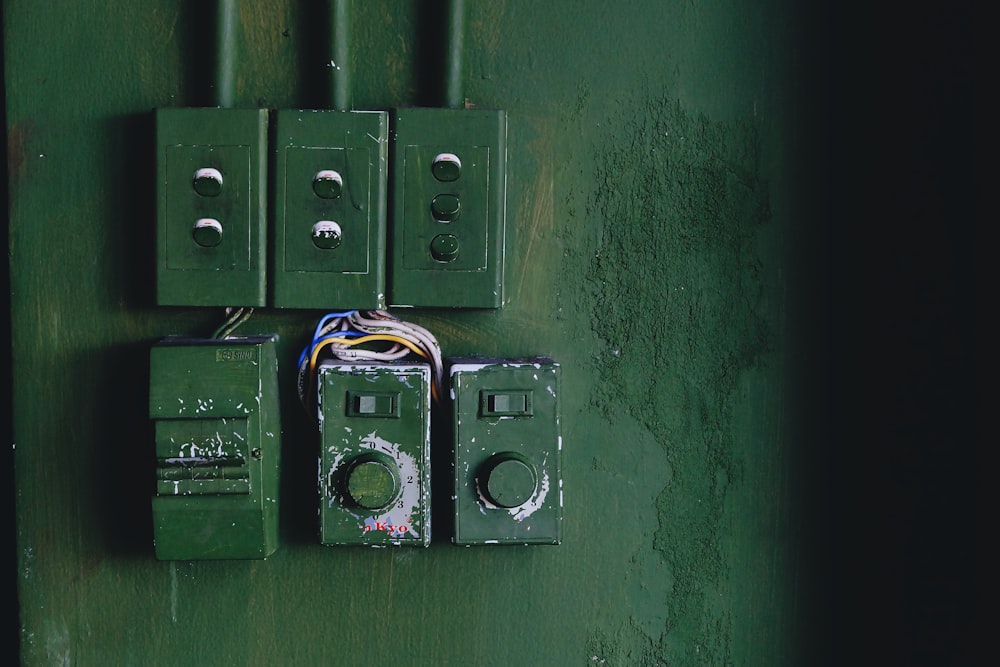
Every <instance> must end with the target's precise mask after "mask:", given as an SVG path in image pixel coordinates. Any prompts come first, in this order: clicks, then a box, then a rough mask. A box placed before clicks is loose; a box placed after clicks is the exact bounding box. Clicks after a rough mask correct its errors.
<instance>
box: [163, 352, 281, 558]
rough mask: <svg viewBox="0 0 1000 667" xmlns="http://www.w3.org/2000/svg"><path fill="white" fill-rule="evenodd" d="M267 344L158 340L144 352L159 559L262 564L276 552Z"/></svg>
mask: <svg viewBox="0 0 1000 667" xmlns="http://www.w3.org/2000/svg"><path fill="white" fill-rule="evenodd" d="M275 345H276V338H275V337H273V336H261V337H246V338H227V339H221V340H220V339H208V340H206V339H188V338H176V337H172V338H167V339H164V340H162V341H160V342H159V343H157V344H156V345H154V346H153V348H152V350H151V353H150V391H149V394H150V396H149V414H150V417H151V419H152V420H153V422H154V429H155V442H156V480H155V492H154V496H153V501H152V502H153V530H154V543H155V549H156V556H157V558H159V559H161V560H197V559H255V558H265V557H267V556H269V555H270V554H272V553H273V552H274V551H275V549H276V548H277V546H278V505H279V503H278V482H279V479H278V478H279V467H280V455H281V448H280V437H281V425H280V417H279V411H278V389H277V357H276V353H275Z"/></svg>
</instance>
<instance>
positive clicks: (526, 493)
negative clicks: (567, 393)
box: [450, 358, 562, 545]
mask: <svg viewBox="0 0 1000 667" xmlns="http://www.w3.org/2000/svg"><path fill="white" fill-rule="evenodd" d="M450 369H451V370H450V375H451V385H452V429H453V447H454V451H453V455H454V466H455V468H454V474H455V491H454V497H455V508H454V509H455V511H454V516H455V525H454V535H453V537H452V541H453V542H454V543H455V544H459V545H477V544H559V542H560V541H561V539H562V474H561V464H560V457H561V452H562V436H561V435H560V427H559V365H558V364H557V363H555V362H553V361H552V360H551V359H547V358H531V359H519V360H489V361H484V360H481V359H454V360H452V361H451V363H450Z"/></svg>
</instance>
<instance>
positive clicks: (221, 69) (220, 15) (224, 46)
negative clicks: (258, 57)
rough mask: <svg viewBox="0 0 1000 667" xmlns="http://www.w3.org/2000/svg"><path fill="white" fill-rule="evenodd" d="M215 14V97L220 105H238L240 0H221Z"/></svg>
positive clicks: (217, 104)
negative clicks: (237, 76) (237, 72)
mask: <svg viewBox="0 0 1000 667" xmlns="http://www.w3.org/2000/svg"><path fill="white" fill-rule="evenodd" d="M215 10H216V15H215V72H214V75H215V78H214V81H213V83H214V88H215V90H214V98H215V100H214V101H215V105H216V106H219V107H233V106H235V105H236V62H237V60H238V58H239V24H240V11H239V2H238V0H219V1H218V3H216V7H215Z"/></svg>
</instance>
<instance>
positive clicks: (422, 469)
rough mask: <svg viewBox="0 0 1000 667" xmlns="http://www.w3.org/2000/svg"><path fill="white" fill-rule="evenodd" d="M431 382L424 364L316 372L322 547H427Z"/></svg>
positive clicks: (327, 367)
mask: <svg viewBox="0 0 1000 667" xmlns="http://www.w3.org/2000/svg"><path fill="white" fill-rule="evenodd" d="M430 377H431V375H430V366H428V365H426V364H411V363H381V362H379V363H370V364H352V363H344V362H338V361H327V362H324V363H323V364H321V365H320V367H319V373H318V383H319V387H318V396H319V407H318V410H319V419H320V456H319V460H320V469H319V496H320V510H319V514H320V542H321V543H322V544H328V545H368V546H386V545H409V546H423V547H426V546H428V545H429V544H430V539H431V525H430V524H431V513H430V472H431V471H430V396H431V392H430Z"/></svg>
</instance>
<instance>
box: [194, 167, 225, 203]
mask: <svg viewBox="0 0 1000 667" xmlns="http://www.w3.org/2000/svg"><path fill="white" fill-rule="evenodd" d="M193 185H194V191H195V192H197V193H198V194H200V195H201V196H202V197H217V196H218V195H219V193H220V192H222V172H220V171H219V170H218V169H213V168H212V167H204V168H202V169H199V170H198V171H196V172H195V173H194V183H193Z"/></svg>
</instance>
